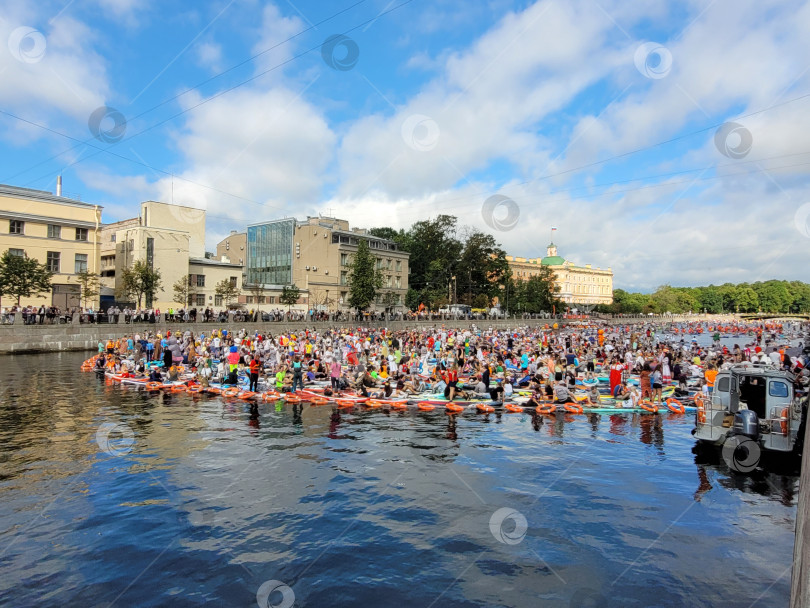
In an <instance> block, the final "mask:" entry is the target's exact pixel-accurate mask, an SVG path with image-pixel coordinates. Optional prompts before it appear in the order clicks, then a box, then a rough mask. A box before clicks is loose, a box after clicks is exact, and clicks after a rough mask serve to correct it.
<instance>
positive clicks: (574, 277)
mask: <svg viewBox="0 0 810 608" xmlns="http://www.w3.org/2000/svg"><path fill="white" fill-rule="evenodd" d="M506 261H507V262H509V267H510V268H511V269H512V275H513V276H514V277H515V279H517V280H520V281H527V280H529V279H530V278H531V277H533V276H537V275H538V274H539V272H540V270H539V269H540V267H541V266H547V267H549V268H550V269H551V270H552V271H553V272H554V283H555V285H557V286H558V287H559V294H558V296H559V298H560V300H562V301H563V302H565V303H566V304H571V305H576V304H583V305H593V304H612V303H613V271H612V270H611V269H610V268H609V267H608V268H607V269H604V270H603V269H601V268H593V267H592V266H591V265H590V264H585V265H584V266H577V265H575V264H574V263H573V262H569V261H567V260H565V259H564V258H562V257H560V256H558V255H557V246H556V245H555V244H554V243H550V244H549V246H548V247H547V248H546V257H544V258H519V257H514V256H511V255H507V256H506Z"/></svg>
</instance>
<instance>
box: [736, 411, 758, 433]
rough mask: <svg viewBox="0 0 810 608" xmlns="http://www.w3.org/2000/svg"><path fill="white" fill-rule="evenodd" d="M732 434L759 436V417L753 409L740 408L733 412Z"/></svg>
mask: <svg viewBox="0 0 810 608" xmlns="http://www.w3.org/2000/svg"><path fill="white" fill-rule="evenodd" d="M734 434H735V435H744V436H746V437H750V438H751V439H757V438H759V417H758V416H757V414H756V412H754V411H753V410H740V411H738V412H737V413H736V414H734Z"/></svg>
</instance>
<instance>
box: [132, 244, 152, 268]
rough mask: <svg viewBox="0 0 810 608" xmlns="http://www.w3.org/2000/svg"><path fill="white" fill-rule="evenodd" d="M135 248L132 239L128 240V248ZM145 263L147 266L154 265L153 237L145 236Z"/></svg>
mask: <svg viewBox="0 0 810 608" xmlns="http://www.w3.org/2000/svg"><path fill="white" fill-rule="evenodd" d="M133 249H135V243H134V241H130V242H129V250H130V251H132V250H133ZM146 264H147V266H149V268H154V267H155V239H154V238H152V237H146Z"/></svg>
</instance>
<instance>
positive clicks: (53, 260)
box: [47, 251, 60, 272]
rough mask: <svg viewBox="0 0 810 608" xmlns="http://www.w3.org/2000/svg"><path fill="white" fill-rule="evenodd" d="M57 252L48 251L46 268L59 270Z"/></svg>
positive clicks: (52, 270)
mask: <svg viewBox="0 0 810 608" xmlns="http://www.w3.org/2000/svg"><path fill="white" fill-rule="evenodd" d="M59 256H60V254H59V252H58V251H49V252H48V261H47V264H48V270H50V271H51V272H59Z"/></svg>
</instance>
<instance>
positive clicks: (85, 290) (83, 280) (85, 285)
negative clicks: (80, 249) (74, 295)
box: [76, 270, 101, 308]
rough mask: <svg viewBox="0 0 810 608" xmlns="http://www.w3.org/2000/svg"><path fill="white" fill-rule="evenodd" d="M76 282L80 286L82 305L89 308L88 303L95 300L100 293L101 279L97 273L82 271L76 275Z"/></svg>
mask: <svg viewBox="0 0 810 608" xmlns="http://www.w3.org/2000/svg"><path fill="white" fill-rule="evenodd" d="M76 282H77V283H78V284H79V289H80V290H81V291H80V296H79V297H80V298H81V300H82V304H83V305H84V307H85V308H87V303H88V302H89V301H90V300H92V299H94V298H95V297H96V296H97V295H98V294H99V293H100V292H101V288H100V286H99V277H98V275H97V274H96V273H95V272H88V271H86V270H82V271H81V272H77V273H76Z"/></svg>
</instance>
